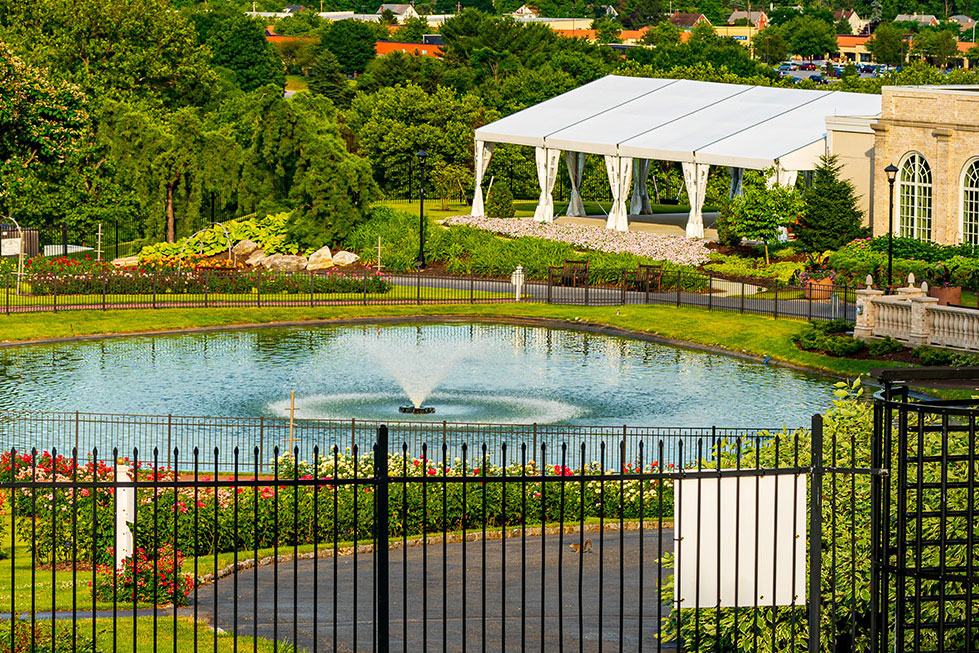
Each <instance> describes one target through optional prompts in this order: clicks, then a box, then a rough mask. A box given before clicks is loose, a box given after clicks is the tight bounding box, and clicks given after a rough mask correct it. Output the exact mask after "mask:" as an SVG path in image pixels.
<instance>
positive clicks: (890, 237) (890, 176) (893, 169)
mask: <svg viewBox="0 0 979 653" xmlns="http://www.w3.org/2000/svg"><path fill="white" fill-rule="evenodd" d="M884 172H885V173H886V174H887V185H888V195H887V293H888V294H890V292H891V286H892V285H893V283H894V277H893V276H892V275H893V272H894V179H895V177H897V166H896V165H894V164H893V163H892V164H890V165H889V166H887V167H886V168H884Z"/></svg>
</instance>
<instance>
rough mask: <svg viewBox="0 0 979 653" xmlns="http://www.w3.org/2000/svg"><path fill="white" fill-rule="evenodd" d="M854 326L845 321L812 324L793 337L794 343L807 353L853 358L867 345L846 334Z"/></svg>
mask: <svg viewBox="0 0 979 653" xmlns="http://www.w3.org/2000/svg"><path fill="white" fill-rule="evenodd" d="M852 326H853V324H852V323H850V322H847V321H845V320H830V321H828V322H812V323H810V324H809V326H807V327H806V328H805V329H803V330H802V331H800V332H799V333H797V334H795V335H794V336H792V341H793V342H794V343H796V345H797V346H798V347H799V348H800V349H803V350H805V351H818V352H825V353H827V354H829V355H830V356H852V355H853V354H858V353H860V352H861V351H863V350H864V349H865V348H866V346H867V345H866V343H864V342H863V341H862V340H857V339H856V338H853V337H851V336H847V335H835V334H840V333H845V332H846V331H847V330H849V329H850V328H852Z"/></svg>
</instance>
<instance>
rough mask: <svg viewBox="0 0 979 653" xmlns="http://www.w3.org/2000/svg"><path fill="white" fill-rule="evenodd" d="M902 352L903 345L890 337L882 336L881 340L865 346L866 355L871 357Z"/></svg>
mask: <svg viewBox="0 0 979 653" xmlns="http://www.w3.org/2000/svg"><path fill="white" fill-rule="evenodd" d="M903 350H904V345H903V344H901V343H900V342H898V341H897V340H895V339H894V338H892V337H890V336H884V339H883V340H878V341H876V342H872V343H870V344H869V345H867V353H869V354H870V355H871V356H884V355H886V354H895V353H897V352H899V351H903Z"/></svg>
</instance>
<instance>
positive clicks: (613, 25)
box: [591, 18, 622, 43]
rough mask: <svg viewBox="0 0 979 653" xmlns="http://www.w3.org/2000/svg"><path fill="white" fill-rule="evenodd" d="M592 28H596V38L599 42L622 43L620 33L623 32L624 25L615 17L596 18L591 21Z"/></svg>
mask: <svg viewBox="0 0 979 653" xmlns="http://www.w3.org/2000/svg"><path fill="white" fill-rule="evenodd" d="M591 28H592V29H593V30H595V39H596V40H597V41H598V42H599V43H621V41H622V39H620V38H619V34H621V33H622V25H621V24H620V23H619V21H617V20H615V19H613V18H596V19H595V20H593V21H592V23H591Z"/></svg>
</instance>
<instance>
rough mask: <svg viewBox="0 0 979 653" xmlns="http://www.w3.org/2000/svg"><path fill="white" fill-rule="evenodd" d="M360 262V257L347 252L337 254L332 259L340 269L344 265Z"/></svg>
mask: <svg viewBox="0 0 979 653" xmlns="http://www.w3.org/2000/svg"><path fill="white" fill-rule="evenodd" d="M359 260H360V257H359V256H357V255H356V254H354V253H353V252H348V251H346V250H344V251H340V252H337V253H336V255H334V257H333V263H334V264H335V265H339V266H341V267H343V266H345V265H353V264H354V263H356V262H357V261H359Z"/></svg>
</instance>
